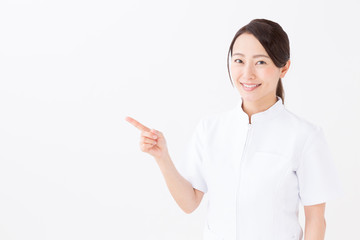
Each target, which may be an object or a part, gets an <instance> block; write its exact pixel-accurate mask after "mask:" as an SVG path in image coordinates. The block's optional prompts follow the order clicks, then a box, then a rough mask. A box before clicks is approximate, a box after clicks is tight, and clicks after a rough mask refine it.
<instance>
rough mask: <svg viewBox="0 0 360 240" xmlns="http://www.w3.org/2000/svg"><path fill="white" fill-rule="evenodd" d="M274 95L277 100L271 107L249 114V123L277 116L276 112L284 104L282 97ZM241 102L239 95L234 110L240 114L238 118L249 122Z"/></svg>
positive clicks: (280, 109)
mask: <svg viewBox="0 0 360 240" xmlns="http://www.w3.org/2000/svg"><path fill="white" fill-rule="evenodd" d="M276 97H277V101H276V103H274V104H273V105H272V106H271V107H269V108H268V109H266V110H265V111H262V112H257V113H254V114H253V115H251V124H253V123H258V122H262V121H265V120H269V119H271V118H273V117H275V116H277V115H278V113H279V112H280V111H282V110H283V109H284V108H285V107H284V104H283V103H282V99H281V98H280V97H279V96H276ZM242 103H243V99H242V97H240V100H239V101H238V103H237V105H236V107H235V111H236V112H237V113H238V114H239V115H240V118H241V119H242V120H244V121H246V122H247V123H249V116H248V115H247V113H246V112H244V110H243V109H242V107H241V105H242Z"/></svg>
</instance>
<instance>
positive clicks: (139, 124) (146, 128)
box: [125, 116, 151, 132]
mask: <svg viewBox="0 0 360 240" xmlns="http://www.w3.org/2000/svg"><path fill="white" fill-rule="evenodd" d="M125 120H126V121H128V122H129V123H131V124H132V125H134V126H135V127H136V128H138V129H139V130H141V131H147V132H150V130H151V129H150V128H148V127H145V126H144V125H142V124H141V123H139V122H138V121H136V120H135V119H133V118H132V117H129V116H127V117H126V118H125Z"/></svg>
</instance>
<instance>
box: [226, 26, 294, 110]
mask: <svg viewBox="0 0 360 240" xmlns="http://www.w3.org/2000/svg"><path fill="white" fill-rule="evenodd" d="M289 65H290V60H289V61H288V63H287V64H286V65H285V66H284V67H282V68H278V67H277V66H275V64H274V63H273V61H272V60H271V58H270V57H269V55H268V54H267V52H266V50H265V48H264V47H263V46H262V45H261V43H260V42H259V40H257V38H255V37H254V35H252V34H249V33H243V34H241V35H240V36H239V37H237V39H236V41H235V43H234V45H233V51H232V57H231V67H230V71H231V76H232V79H233V82H234V84H235V86H236V88H237V89H238V91H239V93H240V95H241V97H242V98H243V100H244V102H252V103H253V104H261V105H263V104H266V102H271V101H274V99H275V100H276V86H277V83H278V81H279V78H283V77H284V76H285V74H286V72H287V70H288V68H289ZM246 85H247V86H246Z"/></svg>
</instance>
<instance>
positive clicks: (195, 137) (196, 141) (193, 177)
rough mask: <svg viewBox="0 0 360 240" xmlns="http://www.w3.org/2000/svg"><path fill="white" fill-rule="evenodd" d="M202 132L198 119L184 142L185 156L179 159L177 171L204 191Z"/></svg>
mask: <svg viewBox="0 0 360 240" xmlns="http://www.w3.org/2000/svg"><path fill="white" fill-rule="evenodd" d="M204 134H205V132H204V124H203V119H200V121H199V122H198V123H197V125H196V127H195V130H194V132H193V133H192V135H191V137H190V139H189V141H188V143H187V144H186V151H185V157H184V158H183V159H180V160H181V162H180V163H179V164H180V166H179V172H180V174H181V175H182V176H183V177H184V178H185V179H186V180H188V181H189V182H190V183H191V185H192V186H193V187H194V188H196V189H198V190H200V191H202V192H204V193H206V192H207V190H208V188H207V184H206V180H205V177H204V171H203V167H202V166H203V162H204V159H205V148H204V141H203V139H204V138H205V135H204Z"/></svg>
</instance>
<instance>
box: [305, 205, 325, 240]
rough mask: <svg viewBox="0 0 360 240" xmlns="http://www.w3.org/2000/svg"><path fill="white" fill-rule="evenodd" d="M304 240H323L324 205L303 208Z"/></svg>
mask: <svg viewBox="0 0 360 240" xmlns="http://www.w3.org/2000/svg"><path fill="white" fill-rule="evenodd" d="M304 211H305V238H304V239H305V240H324V238H325V228H326V221H325V217H324V214H325V203H321V204H316V205H311V206H304Z"/></svg>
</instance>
